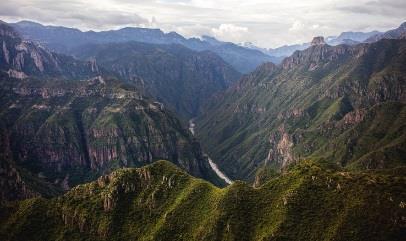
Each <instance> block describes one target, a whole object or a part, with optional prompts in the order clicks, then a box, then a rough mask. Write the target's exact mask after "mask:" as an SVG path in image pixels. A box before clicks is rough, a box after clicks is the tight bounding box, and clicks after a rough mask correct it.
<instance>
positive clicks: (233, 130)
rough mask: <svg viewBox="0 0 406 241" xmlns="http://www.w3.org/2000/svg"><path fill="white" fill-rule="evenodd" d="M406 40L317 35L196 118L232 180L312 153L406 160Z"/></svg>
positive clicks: (387, 162) (359, 162) (382, 161)
mask: <svg viewBox="0 0 406 241" xmlns="http://www.w3.org/2000/svg"><path fill="white" fill-rule="evenodd" d="M405 50H406V40H382V41H379V42H377V43H374V44H370V45H369V44H361V45H357V46H346V45H340V46H335V47H332V46H329V45H327V44H325V43H324V41H323V39H322V38H315V40H314V41H313V42H312V46H311V47H310V48H308V49H306V50H304V51H297V52H295V54H293V55H292V56H291V57H289V58H286V59H285V60H284V61H283V63H282V64H281V65H280V66H275V65H273V64H266V65H263V66H262V67H260V68H258V69H257V70H256V71H255V72H253V73H251V74H250V75H247V76H246V77H244V78H243V79H242V80H241V81H240V82H238V84H236V85H235V86H234V87H232V88H230V89H229V90H227V91H226V93H225V94H224V95H223V96H220V97H219V98H218V99H215V100H213V101H212V103H211V104H209V105H208V106H207V110H206V111H205V113H204V115H202V116H201V117H200V118H198V119H197V122H196V123H197V135H198V136H199V137H200V139H201V140H202V143H203V144H204V147H205V149H206V150H207V151H208V153H209V154H210V156H211V157H213V159H215V160H216V161H217V163H218V164H219V166H220V167H221V168H222V170H223V171H224V172H225V173H226V174H227V175H228V176H230V177H231V178H232V179H238V178H240V179H250V180H253V178H254V176H255V175H256V172H257V171H258V170H260V169H263V168H264V166H267V167H271V168H274V169H280V168H284V167H285V166H287V165H288V164H290V163H294V162H297V161H299V160H302V159H306V158H315V159H317V160H319V161H321V162H325V163H328V164H335V165H339V166H347V167H350V166H351V167H363V168H376V167H381V168H382V167H390V166H394V165H398V164H402V165H404V164H405V160H404V156H405V153H406V144H405V143H406V133H405V123H406V121H405V118H406V116H405V101H406V86H405V83H406V80H405V78H406V73H405V70H406V65H405V63H406V51H405Z"/></svg>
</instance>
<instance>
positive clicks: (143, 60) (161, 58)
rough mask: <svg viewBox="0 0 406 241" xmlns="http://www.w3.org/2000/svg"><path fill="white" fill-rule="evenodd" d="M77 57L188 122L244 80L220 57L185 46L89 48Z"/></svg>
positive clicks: (121, 44) (79, 51)
mask: <svg viewBox="0 0 406 241" xmlns="http://www.w3.org/2000/svg"><path fill="white" fill-rule="evenodd" d="M75 55H76V56H78V57H80V58H82V59H84V60H88V59H93V60H95V61H97V63H98V64H99V65H100V66H101V67H103V68H105V69H106V70H109V71H110V72H113V73H117V75H118V76H119V77H120V78H121V79H123V80H125V81H127V82H128V83H131V84H135V85H136V86H138V88H139V89H141V90H144V92H145V93H147V94H149V95H151V96H153V97H154V98H157V99H158V100H159V101H161V102H163V103H164V104H165V105H166V106H168V107H169V108H171V109H173V110H175V111H176V112H177V113H178V114H180V115H181V116H182V117H184V118H185V119H190V118H192V117H195V116H196V115H198V114H199V113H200V111H201V106H202V105H203V104H204V103H205V102H206V101H207V100H209V99H210V98H211V97H212V96H213V95H215V94H217V93H218V92H220V91H223V90H225V89H226V88H227V87H229V86H230V85H231V84H232V83H234V82H235V81H237V80H238V78H239V77H240V74H239V73H238V72H237V71H236V70H234V69H233V67H231V66H230V65H229V64H227V63H226V62H224V61H223V60H222V59H221V58H220V57H219V56H217V55H216V54H214V53H212V52H208V51H203V52H195V51H192V50H190V49H187V48H185V47H183V46H181V45H152V44H145V43H137V42H129V43H120V44H105V45H86V46H82V47H80V48H79V49H77V52H75Z"/></svg>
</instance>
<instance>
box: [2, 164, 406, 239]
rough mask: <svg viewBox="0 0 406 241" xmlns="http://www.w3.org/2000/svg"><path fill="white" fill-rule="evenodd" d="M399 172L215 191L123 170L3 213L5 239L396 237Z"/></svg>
mask: <svg viewBox="0 0 406 241" xmlns="http://www.w3.org/2000/svg"><path fill="white" fill-rule="evenodd" d="M403 171H404V170H403ZM401 173H402V170H397V171H396V170H392V171H387V172H383V173H379V172H377V173H376V172H365V173H360V172H357V173H349V172H338V171H331V170H326V169H323V168H320V166H318V165H315V164H314V163H311V162H304V163H301V164H299V165H298V166H297V167H295V168H292V169H290V170H289V171H288V172H287V173H286V174H285V175H283V176H280V177H278V178H273V179H268V180H267V182H266V183H265V184H263V185H261V186H259V187H257V188H255V189H254V188H252V187H250V186H248V185H247V184H245V183H243V182H235V183H233V184H232V185H231V186H229V187H227V188H225V189H219V188H216V187H214V186H212V185H211V184H209V183H207V182H205V181H202V180H198V179H195V178H192V177H190V176H189V175H187V174H186V173H184V172H182V171H181V170H179V169H178V168H176V167H175V166H174V165H172V164H170V163H168V162H165V161H158V162H155V163H154V164H152V165H150V166H146V167H143V168H140V169H132V168H127V169H121V170H117V171H115V172H113V173H111V174H109V175H106V176H102V177H100V178H98V179H97V181H94V182H92V183H88V184H84V185H80V186H78V187H75V188H73V189H72V190H71V191H69V192H68V193H66V194H65V195H63V196H60V197H58V198H54V199H43V198H42V199H41V198H36V199H31V200H25V201H20V202H18V203H14V204H8V205H7V206H2V207H0V213H1V214H2V215H1V216H0V224H1V226H0V238H1V239H4V240H25V239H29V238H30V237H36V238H37V239H40V240H55V239H58V238H59V239H63V240H188V241H189V240H315V241H318V240H339V241H341V240H342V241H344V240H373V241H375V240H377V241H378V240H379V241H386V240H388V241H389V240H400V239H402V237H403V234H404V231H403V228H404V225H405V220H404V218H403V217H404V213H405V212H404V209H405V207H406V204H405V202H404V200H405V198H406V197H405V194H404V192H399V190H404V188H405V178H404V176H402V175H401ZM326 230H328V231H326Z"/></svg>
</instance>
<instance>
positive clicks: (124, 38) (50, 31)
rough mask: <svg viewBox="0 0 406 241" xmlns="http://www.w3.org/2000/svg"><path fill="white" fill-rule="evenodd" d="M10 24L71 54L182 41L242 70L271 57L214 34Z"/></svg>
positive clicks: (53, 47)
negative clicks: (96, 46) (121, 45)
mask: <svg viewBox="0 0 406 241" xmlns="http://www.w3.org/2000/svg"><path fill="white" fill-rule="evenodd" d="M12 26H13V27H15V28H16V29H17V30H18V31H19V32H20V33H21V34H22V35H23V36H24V38H26V39H30V40H34V41H39V42H41V43H43V44H45V45H46V46H48V47H49V48H50V49H52V50H54V51H57V52H60V53H65V54H71V51H72V50H74V49H76V48H77V47H79V46H81V45H87V44H103V43H122V42H128V41H137V42H143V43H150V44H181V45H183V46H185V47H187V48H190V49H193V50H197V51H204V50H208V51H211V52H214V53H216V54H218V55H219V56H220V57H222V58H223V59H224V60H225V61H226V62H228V63H229V64H231V65H232V66H233V67H234V68H235V69H236V70H237V71H239V72H241V73H248V72H250V71H252V70H254V69H255V68H256V67H257V66H258V65H260V64H262V63H264V62H268V61H273V60H274V58H272V57H271V56H269V55H266V54H264V53H262V52H260V51H258V50H253V49H249V48H244V47H241V46H238V45H236V44H233V43H227V42H221V41H218V40H216V39H214V38H210V39H207V38H206V39H205V38H203V39H198V38H191V39H186V38H184V37H183V36H181V35H179V34H177V33H175V32H170V33H164V32H162V31H161V30H159V29H147V28H131V27H128V28H123V29H119V30H110V31H101V32H94V31H88V32H82V31H80V30H78V29H73V28H66V27H57V26H43V25H41V24H38V23H33V22H29V21H22V22H18V23H13V24H12ZM212 40H214V41H212Z"/></svg>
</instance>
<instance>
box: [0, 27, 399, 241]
mask: <svg viewBox="0 0 406 241" xmlns="http://www.w3.org/2000/svg"><path fill="white" fill-rule="evenodd" d="M404 27H405V24H402V25H401V26H400V27H399V28H397V29H394V30H390V31H387V32H385V33H378V32H370V33H358V32H346V33H343V34H341V35H339V36H338V37H328V38H327V39H324V38H323V37H321V36H318V37H315V38H314V39H313V40H312V41H311V42H310V43H308V44H303V45H296V46H285V47H283V48H280V49H278V50H274V52H273V54H275V56H276V57H270V53H267V51H268V50H265V49H260V48H257V47H255V46H254V45H252V44H244V46H239V45H237V44H234V43H225V42H221V41H218V40H217V39H215V38H212V37H210V36H202V37H201V38H200V39H197V38H191V39H186V38H184V37H182V36H181V35H179V34H177V33H174V32H172V33H164V32H162V31H161V30H159V29H144V28H124V29H120V30H112V31H102V32H94V31H88V32H82V31H80V30H77V29H72V28H66V27H55V26H43V25H41V24H37V23H33V22H28V21H22V22H19V23H15V24H7V23H5V22H0V44H1V46H0V240H277V241H283V240H284V241H286V240H315V241H318V240H320V241H322V240H324V241H326V240H336V241H338V240H340V241H341V240H342V241H348V240H373V241H375V240H376V241H386V240H388V241H397V240H402V237H404V236H405V235H406V233H405V227H406V222H405V217H406V212H405V210H406V203H405V198H406V192H405V191H404V190H405V188H406V169H405V168H406V163H405V157H406V106H405V104H406V72H405V71H406V38H405V37H406V35H405V32H406V31H405V28H404ZM298 48H299V49H300V50H299V49H298ZM288 52H291V53H292V54H288ZM285 54H287V55H288V56H286V57H283V56H284V55H285ZM269 61H273V62H274V63H272V62H269ZM278 62H279V64H278ZM251 70H252V71H251ZM188 124H189V126H187V125H188Z"/></svg>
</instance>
